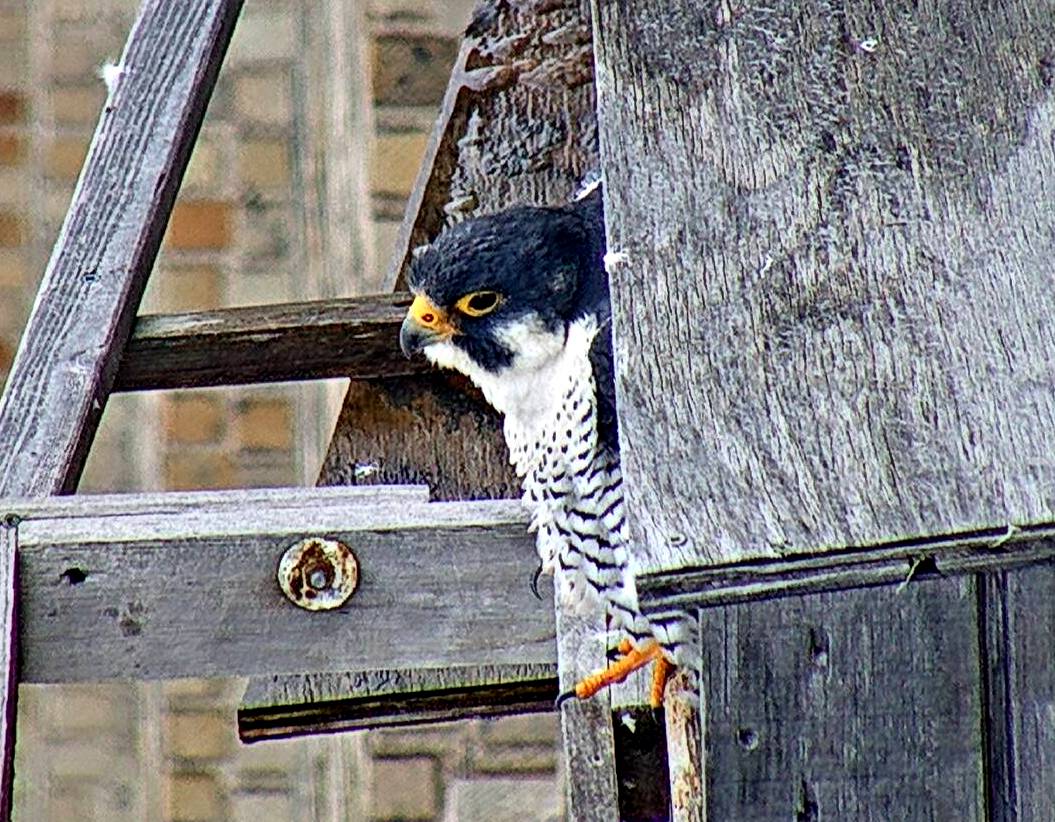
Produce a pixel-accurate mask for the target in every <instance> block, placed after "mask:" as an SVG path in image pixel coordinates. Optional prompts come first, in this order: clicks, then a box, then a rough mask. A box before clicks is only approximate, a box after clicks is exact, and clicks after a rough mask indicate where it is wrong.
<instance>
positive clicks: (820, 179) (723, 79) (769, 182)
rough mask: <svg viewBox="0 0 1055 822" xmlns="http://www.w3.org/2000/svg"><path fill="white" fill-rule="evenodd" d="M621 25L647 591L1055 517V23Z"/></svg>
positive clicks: (620, 308) (624, 287) (747, 13)
mask: <svg viewBox="0 0 1055 822" xmlns="http://www.w3.org/2000/svg"><path fill="white" fill-rule="evenodd" d="M595 7H597V8H599V16H598V18H597V27H596V28H597V34H596V41H597V61H598V80H597V83H598V99H599V112H600V113H599V117H600V132H601V147H602V148H601V153H602V157H603V161H604V168H605V172H606V182H607V187H606V201H607V203H608V206H609V207H608V209H607V219H608V229H609V235H610V241H611V242H610V245H611V246H612V248H613V249H616V250H620V251H624V252H626V253H627V254H628V262H627V263H626V264H624V265H621V266H619V267H618V269H617V270H616V271H615V273H614V276H613V278H612V296H613V302H614V307H615V315H614V335H615V347H616V360H617V366H618V367H617V372H618V378H617V390H618V396H619V405H620V433H621V437H622V442H623V472H624V477H625V480H626V487H627V492H628V499H629V503H630V506H631V510H632V514H633V519H632V523H633V525H632V531H633V534H634V536H635V538H634V540H633V542H632V544H633V545H634V547H635V558H636V560H637V562H638V565H639V568H640V570H641V571H642V572H644V573H645V574H647V573H651V572H654V571H660V570H664V569H671V568H678V567H685V566H692V565H712V564H722V563H728V562H733V561H737V560H742V559H748V558H764V557H781V556H787V555H789V554H801V553H803V552H816V551H825V550H831V549H837V548H843V547H846V546H854V545H872V544H875V543H878V542H886V541H889V540H892V539H904V538H909V537H914V536H924V535H927V536H931V535H936V534H945V533H950V532H960V531H972V530H975V529H980V528H993V527H1001V526H1005V525H1007V524H1016V525H1023V524H1028V523H1033V522H1042V521H1051V520H1052V519H1053V518H1055V503H1053V497H1052V495H1051V494H1050V493H1049V488H1050V485H1051V482H1052V478H1053V477H1055V459H1053V456H1052V449H1051V445H1050V444H1051V436H1050V432H1051V430H1052V429H1053V427H1055V394H1053V392H1052V391H1051V385H1052V384H1053V383H1055V334H1053V333H1052V325H1051V323H1050V322H1049V315H1050V301H1049V300H1047V299H1039V298H1038V296H1037V295H1041V294H1044V295H1046V294H1051V293H1052V292H1053V290H1055V270H1053V268H1052V266H1051V259H1052V257H1053V256H1055V210H1053V209H1052V208H1051V207H1050V204H1051V202H1052V197H1053V194H1052V192H1055V139H1053V135H1055V86H1053V85H1052V83H1051V67H1050V62H1051V54H1052V53H1053V51H1055V3H1053V2H1051V0H1041V2H1036V0H1012V2H1008V3H1005V4H1002V5H1001V8H1000V13H999V14H998V15H995V16H994V15H992V14H987V13H979V10H975V9H971V8H969V7H967V6H961V5H949V4H925V5H921V6H918V7H914V9H913V11H912V13H911V14H909V13H905V12H904V10H903V9H902V7H901V5H900V4H897V3H894V2H890V0H866V1H865V2H860V3H855V4H853V6H852V8H850V7H847V8H845V9H843V10H841V11H840V13H837V14H836V13H833V10H832V8H830V7H829V6H828V5H825V4H793V3H792V4H783V5H773V4H749V5H746V6H740V7H736V8H733V7H730V6H726V5H719V6H716V7H713V8H712V7H707V8H705V7H704V6H701V5H700V4H698V3H693V2H689V0H666V2H658V0H645V1H644V2H642V1H641V0H609V2H604V3H600V2H597V3H595ZM686 353H688V354H689V355H686ZM641 584H642V585H643V586H644V587H647V585H648V580H647V578H646V579H643V580H642V582H641Z"/></svg>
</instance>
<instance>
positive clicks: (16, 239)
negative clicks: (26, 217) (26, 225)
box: [0, 211, 25, 248]
mask: <svg viewBox="0 0 1055 822" xmlns="http://www.w3.org/2000/svg"><path fill="white" fill-rule="evenodd" d="M23 242H25V232H24V231H23V228H22V218H21V217H19V216H18V215H17V214H14V213H12V212H10V211H0V248H13V247H14V246H19V245H22V243H23Z"/></svg>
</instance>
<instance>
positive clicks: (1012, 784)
mask: <svg viewBox="0 0 1055 822" xmlns="http://www.w3.org/2000/svg"><path fill="white" fill-rule="evenodd" d="M1004 586H1005V588H1004V591H1005V595H1006V608H1005V611H1004V619H1003V620H1002V626H1003V629H1004V634H1003V636H1004V637H1006V651H1005V653H1004V654H1003V655H1002V659H1001V664H1000V665H999V666H998V668H997V671H998V679H997V684H998V685H1003V686H1004V687H1005V688H1006V694H1007V696H1006V698H1005V700H1004V703H1003V706H1002V707H1003V708H1004V710H1005V714H1004V716H1003V717H1001V718H1000V719H999V720H998V722H999V723H1006V726H1002V725H1001V724H996V725H995V728H996V730H997V731H998V733H994V734H993V737H994V740H993V741H994V744H1002V745H1003V752H1002V756H1005V757H1006V760H1005V761H1006V762H1007V763H1008V774H1007V778H1006V779H1005V781H1004V787H1003V789H1002V790H999V791H995V792H993V791H991V793H995V796H994V797H993V799H992V805H993V806H994V807H995V808H997V809H998V810H997V811H995V812H994V813H993V816H992V818H993V819H994V820H997V821H998V822H1005V821H1006V822H1012V820H1023V822H1024V820H1032V819H1037V820H1040V819H1055V563H1048V564H1047V565H1044V566H1042V567H1038V568H1033V569H1030V570H1028V571H1016V572H1014V573H1009V574H1007V575H1005V577H1004ZM999 731H1002V732H999ZM1001 794H1002V796H1001ZM1001 799H1003V803H1002V804H1001V803H999V800H1001Z"/></svg>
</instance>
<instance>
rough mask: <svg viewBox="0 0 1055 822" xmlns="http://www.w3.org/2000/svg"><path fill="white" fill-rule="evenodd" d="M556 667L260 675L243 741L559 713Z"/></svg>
mask: <svg viewBox="0 0 1055 822" xmlns="http://www.w3.org/2000/svg"><path fill="white" fill-rule="evenodd" d="M557 693H558V689H557V668H556V665H555V664H553V663H536V664H531V665H482V666H475V667H451V668H416V669H410V670H396V671H391V670H388V671H363V672H357V673H335V674H309V675H299V676H282V675H279V676H272V677H257V678H255V679H251V680H250V681H249V687H248V688H247V689H246V693H245V696H244V697H243V698H242V704H241V706H240V707H239V709H238V735H239V737H240V738H241V740H242V741H243V742H257V741H260V740H263V739H279V738H283V737H290V736H301V735H304V734H317V733H333V732H335V731H358V730H364V729H367V728H376V727H391V726H396V725H419V724H424V723H430V722H447V721H450V720H453V719H470V718H478V717H495V716H504V715H507V714H523V713H536V712H546V711H552V710H553V704H554V701H555V700H556V698H557Z"/></svg>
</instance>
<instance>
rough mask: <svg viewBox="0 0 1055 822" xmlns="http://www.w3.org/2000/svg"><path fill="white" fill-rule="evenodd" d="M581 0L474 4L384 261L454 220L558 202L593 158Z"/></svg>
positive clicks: (392, 272)
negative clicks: (395, 237) (389, 254)
mask: <svg viewBox="0 0 1055 822" xmlns="http://www.w3.org/2000/svg"><path fill="white" fill-rule="evenodd" d="M592 80H593V51H592V44H591V39H590V17H589V8H588V3H587V2H586V0H547V2H544V3H537V2H530V3H500V2H493V1H492V0H488V1H487V2H483V3H480V4H478V6H477V9H476V12H475V14H474V18H473V21H472V23H471V24H470V25H469V30H468V34H467V36H466V38H465V40H464V41H463V42H462V45H461V48H460V50H459V55H458V58H457V60H456V61H455V65H454V69H453V71H452V72H451V79H450V83H449V84H448V87H447V91H446V94H445V95H444V100H443V104H442V106H441V111H440V116H439V118H438V119H437V121H436V127H435V129H434V131H433V134H432V138H431V140H430V143H429V146H428V149H427V150H426V152H425V156H424V158H423V162H422V166H421V171H420V172H419V174H418V179H417V181H416V184H415V187H414V191H413V192H412V193H411V196H410V198H409V200H408V202H407V211H406V217H405V218H404V221H403V225H402V227H401V230H400V235H399V238H398V241H397V243H396V251H395V254H394V255H393V258H392V263H391V266H390V268H389V277H388V282H389V284H390V285H391V287H393V288H403V287H404V280H403V275H404V273H405V269H406V266H407V265H408V263H409V260H410V255H411V252H412V251H413V249H414V248H415V247H417V246H419V245H423V244H425V243H427V242H429V241H431V240H432V239H433V238H434V237H435V236H436V235H437V234H438V233H439V232H440V230H441V229H442V228H443V227H444V226H447V225H449V224H450V223H451V222H452V221H456V220H460V219H462V218H464V217H466V216H472V215H476V214H487V213H490V212H494V211H499V210H501V209H503V208H508V207H509V206H511V205H515V204H518V203H531V204H535V205H542V204H546V203H550V204H556V203H562V202H566V201H567V200H568V199H569V198H570V195H571V194H572V192H574V191H575V189H576V187H577V186H578V184H579V182H580V181H581V180H582V178H583V177H584V176H585V175H586V173H587V172H589V171H591V170H593V169H596V168H597V129H596V117H595V110H594V92H593V83H592Z"/></svg>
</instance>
